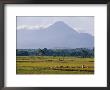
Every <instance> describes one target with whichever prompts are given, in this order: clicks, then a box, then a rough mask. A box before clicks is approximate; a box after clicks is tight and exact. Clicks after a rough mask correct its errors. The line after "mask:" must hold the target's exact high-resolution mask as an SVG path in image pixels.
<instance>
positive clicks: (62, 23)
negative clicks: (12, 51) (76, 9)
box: [54, 21, 66, 26]
mask: <svg viewBox="0 0 110 90" xmlns="http://www.w3.org/2000/svg"><path fill="white" fill-rule="evenodd" d="M54 25H60V26H62V25H66V24H65V23H64V22H63V21H57V22H55V23H54Z"/></svg>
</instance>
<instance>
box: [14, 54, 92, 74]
mask: <svg viewBox="0 0 110 90" xmlns="http://www.w3.org/2000/svg"><path fill="white" fill-rule="evenodd" d="M16 74H94V58H78V57H70V56H65V57H62V56H17V57H16Z"/></svg>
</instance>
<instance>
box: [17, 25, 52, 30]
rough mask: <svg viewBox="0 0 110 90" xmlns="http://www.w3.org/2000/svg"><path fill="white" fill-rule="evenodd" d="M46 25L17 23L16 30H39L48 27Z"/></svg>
mask: <svg viewBox="0 0 110 90" xmlns="http://www.w3.org/2000/svg"><path fill="white" fill-rule="evenodd" d="M50 25H51V24H48V25H19V26H17V30H40V29H44V28H47V27H49V26H50Z"/></svg>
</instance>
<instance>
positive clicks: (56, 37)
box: [17, 21, 94, 49]
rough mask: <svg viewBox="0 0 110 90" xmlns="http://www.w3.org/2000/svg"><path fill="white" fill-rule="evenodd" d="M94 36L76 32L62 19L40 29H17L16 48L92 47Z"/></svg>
mask: <svg viewBox="0 0 110 90" xmlns="http://www.w3.org/2000/svg"><path fill="white" fill-rule="evenodd" d="M92 47H94V37H93V36H91V35H89V34H87V33H78V32H77V31H75V30H74V29H73V28H71V27H70V26H68V25H67V24H66V23H64V22H62V21H58V22H56V23H54V24H53V25H51V26H49V27H47V28H45V29H40V30H24V29H22V30H17V49H37V48H50V49H55V48H59V49H60V48H61V49H62V48H64V49H65V48H69V49H70V48H92Z"/></svg>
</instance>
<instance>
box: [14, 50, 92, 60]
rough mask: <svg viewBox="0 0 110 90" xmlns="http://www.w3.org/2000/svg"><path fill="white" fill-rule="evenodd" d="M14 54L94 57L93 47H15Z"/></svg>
mask: <svg viewBox="0 0 110 90" xmlns="http://www.w3.org/2000/svg"><path fill="white" fill-rule="evenodd" d="M16 56H75V57H82V58H86V57H94V48H92V49H88V48H76V49H47V48H44V49H40V48H39V49H17V50H16Z"/></svg>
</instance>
